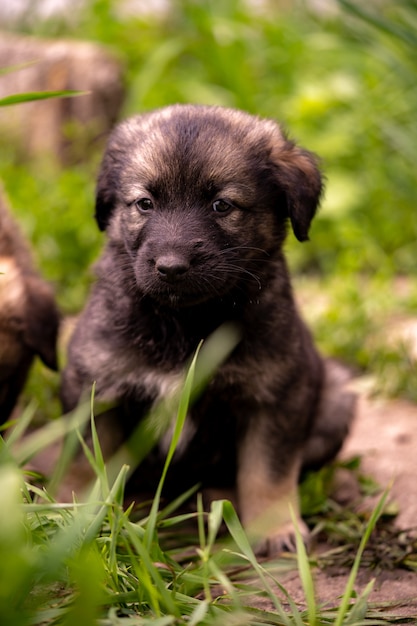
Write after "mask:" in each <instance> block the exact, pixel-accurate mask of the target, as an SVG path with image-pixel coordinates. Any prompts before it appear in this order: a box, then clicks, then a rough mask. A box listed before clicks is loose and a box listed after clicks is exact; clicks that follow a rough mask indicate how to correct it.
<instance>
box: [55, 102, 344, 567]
mask: <svg viewBox="0 0 417 626" xmlns="http://www.w3.org/2000/svg"><path fill="white" fill-rule="evenodd" d="M321 193H322V177H321V174H320V171H319V168H318V164H317V159H316V157H315V156H314V155H313V154H312V153H310V152H308V151H306V150H304V149H302V148H300V147H298V146H297V145H295V144H294V143H293V142H292V141H290V140H289V139H288V138H287V136H286V135H285V133H284V132H283V130H282V129H281V127H280V126H279V125H278V124H277V123H276V122H274V121H272V120H267V119H260V118H257V117H254V116H251V115H249V114H247V113H244V112H241V111H236V110H232V109H227V108H221V107H206V106H191V105H176V106H172V107H168V108H165V109H161V110H157V111H155V112H151V113H148V114H145V115H141V116H137V117H133V118H131V119H128V120H127V121H125V122H122V123H121V124H120V125H119V126H118V127H117V128H116V129H115V130H114V132H113V134H112V135H111V137H110V139H109V142H108V145H107V150H106V152H105V155H104V159H103V162H102V166H101V171H100V174H99V178H98V185H97V197H96V218H97V222H98V225H99V227H100V228H101V229H102V230H106V232H107V235H108V243H107V245H106V247H105V250H104V252H103V255H102V257H101V259H100V261H99V263H98V265H97V274H98V280H97V282H96V284H95V286H94V287H93V290H92V294H91V297H90V299H89V302H88V303H87V306H86V307H85V310H84V312H83V313H82V314H81V317H80V319H79V321H78V324H77V326H76V329H75V332H74V335H73V337H72V339H71V342H70V347H69V358H68V365H67V367H66V369H65V371H64V375H63V384H62V398H63V403H64V407H65V409H66V410H71V409H73V408H74V407H75V406H76V405H77V403H78V401H79V400H80V398H81V397H82V394H83V392H84V391H85V390H87V391H88V390H91V386H92V384H93V382H95V394H96V398H97V399H98V400H102V401H104V402H110V403H112V404H113V408H112V409H109V410H108V411H107V412H106V413H105V414H104V415H102V416H99V417H98V418H97V426H98V430H99V434H100V435H101V436H102V442H103V447H104V451H105V453H106V454H107V455H108V454H111V453H112V451H113V449H114V448H115V447H116V445H118V444H119V443H120V442H121V441H122V440H123V439H125V438H127V437H129V435H130V434H131V433H132V432H133V430H134V428H135V426H136V425H137V423H138V422H139V421H140V420H141V419H142V417H143V416H144V415H145V414H146V413H147V412H148V411H149V410H150V409H151V408H152V407H153V406H154V405H155V404H156V403H157V402H158V401H160V399H161V398H163V397H164V396H165V395H166V394H169V392H170V391H172V390H173V389H175V388H176V387H177V386H178V384H179V381H180V380H181V374H182V372H183V370H184V367H186V366H187V364H188V363H189V361H190V359H191V357H192V355H193V354H194V352H195V350H196V348H197V345H198V344H199V342H200V341H201V340H204V339H206V338H207V337H209V336H210V335H211V333H213V331H215V330H216V329H217V328H219V327H220V326H221V325H222V324H224V323H229V324H232V325H235V327H236V328H237V329H238V331H239V333H240V341H239V343H238V345H237V346H236V347H235V348H234V350H233V351H232V353H231V354H230V355H229V356H228V358H226V360H225V361H224V363H223V364H222V365H221V366H220V367H219V369H218V370H217V372H216V373H215V375H214V377H213V379H212V380H211V381H210V383H209V384H208V386H207V388H206V389H205V391H204V392H203V394H202V395H201V396H200V397H199V398H198V399H197V401H196V402H195V403H194V404H193V406H192V407H191V409H190V412H189V415H188V417H187V421H186V426H185V429H184V432H183V435H182V440H181V442H180V446H179V447H178V449H177V452H176V454H175V456H174V459H173V463H172V465H171V467H170V470H169V473H168V476H167V481H166V485H165V489H166V493H167V494H168V495H170V496H171V495H175V494H179V493H182V492H184V491H185V490H186V489H188V488H189V487H191V486H192V485H193V484H194V483H196V482H199V483H201V485H202V487H203V488H211V489H215V490H218V489H221V490H222V489H226V490H228V491H229V493H230V492H233V493H234V500H235V502H236V503H237V507H238V511H239V513H240V516H241V519H242V521H243V523H244V525H245V526H246V528H248V529H249V530H250V531H252V532H253V534H254V535H255V536H256V537H257V540H258V543H257V549H258V552H259V553H266V554H276V553H278V552H280V551H281V550H284V549H294V543H295V542H294V527H293V522H292V519H291V515H290V508H291V507H290V505H291V506H292V508H293V510H294V512H295V516H296V517H297V520H298V524H299V526H300V529H301V530H302V531H303V532H304V534H305V535H307V529H306V527H305V525H304V524H303V522H302V521H301V519H300V513H299V506H298V500H297V484H298V479H299V475H300V472H301V471H302V469H303V468H307V467H319V466H320V465H322V464H323V463H325V462H326V461H328V460H330V459H331V458H333V457H334V456H335V454H336V453H337V452H338V450H339V449H340V447H341V445H342V443H343V440H344V438H345V436H346V434H347V431H348V428H349V424H350V422H351V419H352V415H353V412H354V397H353V395H352V394H350V393H349V392H348V391H345V390H344V388H343V385H344V382H345V380H344V374H343V371H342V370H340V369H339V368H338V367H337V365H335V364H333V363H331V362H330V361H323V359H322V358H321V356H320V355H319V354H318V352H317V350H316V348H315V347H314V344H313V341H312V338H311V336H310V333H309V331H308V330H307V328H306V326H305V325H304V323H303V321H302V320H301V318H300V316H299V314H298V312H297V308H296V305H295V302H294V298H293V294H292V289H291V283H290V278H289V274H288V270H287V265H286V261H285V258H284V254H283V244H284V240H285V237H286V233H287V225H288V223H289V224H291V227H292V229H293V232H294V233H295V236H296V237H297V239H299V240H300V241H304V240H306V239H307V238H308V233H309V228H310V224H311V221H312V219H313V217H314V214H315V212H316V209H317V207H318V204H319V201H320V197H321ZM109 428H110V429H111V430H110V431H109ZM109 432H111V433H112V434H111V435H109ZM106 433H107V434H106ZM116 433H118V434H117V435H116ZM165 453H166V446H165V445H164V444H163V441H161V443H160V444H159V446H156V448H155V449H154V450H153V451H152V453H151V454H150V455H149V457H148V458H147V460H146V461H145V462H144V463H143V464H141V466H140V468H139V471H138V481H139V484H140V485H141V486H142V487H143V488H145V489H147V490H149V488H150V487H151V488H153V487H154V486H155V480H157V478H156V477H159V474H160V471H161V467H162V464H163V460H164V454H165ZM75 465H76V467H74V468H73V472H72V474H70V475H69V480H70V481H71V480H73V485H74V486H75V487H76V488H77V480H78V479H79V480H81V479H85V478H86V476H87V469H86V467H87V464H85V465H84V467H83V466H82V463H80V460H79V459H77V463H76V464H75ZM77 477H78V478H77ZM79 484H80V483H78V486H79Z"/></svg>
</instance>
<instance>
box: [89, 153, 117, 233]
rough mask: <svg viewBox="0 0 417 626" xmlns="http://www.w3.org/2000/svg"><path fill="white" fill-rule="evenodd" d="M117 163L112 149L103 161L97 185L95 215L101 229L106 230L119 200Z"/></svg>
mask: <svg viewBox="0 0 417 626" xmlns="http://www.w3.org/2000/svg"><path fill="white" fill-rule="evenodd" d="M117 176H118V172H117V164H116V163H115V162H114V159H113V158H112V156H111V152H110V150H108V151H107V153H106V154H105V156H104V158H103V161H102V163H101V168H100V173H99V175H98V179H97V187H96V210H95V214H94V217H95V218H96V220H97V224H98V227H99V228H100V230H106V228H107V225H108V223H109V220H110V217H111V214H112V213H113V210H114V207H115V204H116V200H117V191H116V190H117Z"/></svg>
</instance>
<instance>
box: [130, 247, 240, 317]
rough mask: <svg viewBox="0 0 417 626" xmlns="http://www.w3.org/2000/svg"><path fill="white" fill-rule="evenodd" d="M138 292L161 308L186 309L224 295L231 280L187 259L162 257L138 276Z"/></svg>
mask: <svg viewBox="0 0 417 626" xmlns="http://www.w3.org/2000/svg"><path fill="white" fill-rule="evenodd" d="M136 282H137V285H138V287H139V289H140V290H141V291H142V292H143V293H145V294H146V295H147V296H149V297H151V298H153V299H154V300H157V301H158V302H160V303H161V304H164V305H167V306H170V307H173V308H183V307H190V306H195V305H198V304H202V303H204V302H208V301H210V300H213V299H215V298H219V297H222V296H223V295H225V294H226V293H227V292H228V291H229V290H230V287H231V281H230V277H229V280H227V279H226V274H225V273H223V272H222V273H219V272H213V271H210V270H208V268H205V270H204V268H202V267H196V265H195V264H194V263H192V262H189V261H188V260H186V259H183V258H178V257H175V256H172V257H161V258H159V259H158V260H157V261H153V262H152V263H148V266H147V269H146V270H145V271H143V268H142V270H141V271H139V272H137V273H136Z"/></svg>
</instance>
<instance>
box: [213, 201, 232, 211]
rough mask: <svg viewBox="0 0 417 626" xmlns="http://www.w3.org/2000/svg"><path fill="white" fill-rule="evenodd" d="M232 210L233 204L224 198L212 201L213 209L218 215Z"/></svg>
mask: <svg viewBox="0 0 417 626" xmlns="http://www.w3.org/2000/svg"><path fill="white" fill-rule="evenodd" d="M232 210H233V205H231V204H229V203H228V202H226V200H216V201H215V202H213V211H214V212H215V213H219V214H220V215H226V214H227V213H230V211H232Z"/></svg>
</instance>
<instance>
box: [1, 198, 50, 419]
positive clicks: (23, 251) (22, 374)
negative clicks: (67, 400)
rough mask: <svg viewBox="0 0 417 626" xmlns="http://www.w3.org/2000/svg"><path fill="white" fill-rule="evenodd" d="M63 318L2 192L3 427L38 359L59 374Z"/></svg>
mask: <svg viewBox="0 0 417 626" xmlns="http://www.w3.org/2000/svg"><path fill="white" fill-rule="evenodd" d="M58 326H59V313H58V310H57V307H56V304H55V300H54V296H53V293H52V290H51V288H50V287H49V285H48V284H47V283H46V282H45V281H44V280H43V279H42V278H41V277H40V276H39V274H38V273H37V272H36V271H35V269H34V264H33V261H32V258H31V254H30V251H29V247H28V245H27V243H26V241H25V239H24V237H23V235H22V233H21V232H20V230H19V228H18V226H17V224H16V222H15V221H14V220H13V218H12V216H11V214H10V211H9V210H8V207H7V205H6V200H5V198H4V195H3V193H2V192H1V190H0V423H4V422H5V421H7V419H8V418H9V417H10V416H11V414H12V411H13V409H14V407H15V405H16V402H17V399H18V396H19V394H20V392H21V390H22V388H23V385H24V383H25V381H26V378H27V375H28V372H29V368H30V366H31V363H32V360H33V358H34V356H35V355H38V356H40V358H41V359H42V361H43V362H44V363H45V365H47V366H48V367H50V368H52V369H54V370H56V369H57V354H56V339H57V333H58Z"/></svg>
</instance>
